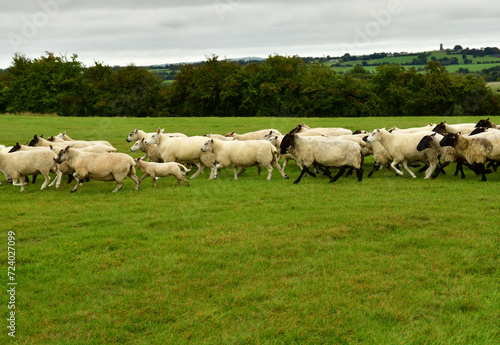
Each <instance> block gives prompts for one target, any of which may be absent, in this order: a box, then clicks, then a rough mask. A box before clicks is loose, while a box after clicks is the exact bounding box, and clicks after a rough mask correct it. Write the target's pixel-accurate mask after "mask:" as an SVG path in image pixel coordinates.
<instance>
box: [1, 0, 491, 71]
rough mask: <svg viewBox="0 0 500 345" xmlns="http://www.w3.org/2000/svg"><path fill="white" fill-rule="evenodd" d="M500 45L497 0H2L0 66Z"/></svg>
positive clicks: (137, 62) (148, 62)
mask: <svg viewBox="0 0 500 345" xmlns="http://www.w3.org/2000/svg"><path fill="white" fill-rule="evenodd" d="M440 43H443V44H444V46H445V48H453V47H454V46H455V45H457V44H460V45H462V46H463V47H470V48H480V47H487V46H496V47H499V46H500V6H499V3H498V0H474V1H451V0H420V1H410V0H309V1H305V0H301V1H296V0H275V1H268V0H266V1H265V0H206V1H202V0H161V1H160V0H141V1H132V0H121V1H117V0H114V1H105V0H86V1H77V0H37V1H32V0H16V1H7V0H2V5H1V11H0V47H1V49H0V68H6V67H8V66H9V65H10V64H11V62H12V57H13V56H14V54H15V53H16V52H17V53H22V54H25V55H26V56H27V57H29V58H37V57H40V56H41V55H43V54H44V53H45V52H46V51H49V52H53V53H55V54H56V55H59V54H62V55H66V56H68V57H70V56H71V55H72V54H74V53H76V54H78V60H79V61H81V62H83V63H84V64H85V65H86V66H91V65H93V64H94V61H98V62H103V63H105V64H107V65H110V66H114V65H122V66H123V65H129V64H131V63H133V64H135V65H138V66H141V65H152V64H163V63H175V62H192V61H202V60H205V58H206V56H208V55H211V54H216V55H218V56H219V57H220V58H224V57H227V58H240V57H247V56H257V57H267V56H269V55H271V54H280V55H299V56H327V55H330V56H341V55H343V54H345V53H350V54H351V55H357V54H364V53H373V52H401V51H407V52H418V51H425V50H434V49H438V48H439V44H440Z"/></svg>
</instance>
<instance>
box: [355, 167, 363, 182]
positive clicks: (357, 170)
mask: <svg viewBox="0 0 500 345" xmlns="http://www.w3.org/2000/svg"><path fill="white" fill-rule="evenodd" d="M356 176H357V177H358V182H361V181H362V180H363V168H359V169H356Z"/></svg>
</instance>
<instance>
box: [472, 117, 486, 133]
mask: <svg viewBox="0 0 500 345" xmlns="http://www.w3.org/2000/svg"><path fill="white" fill-rule="evenodd" d="M481 121H484V120H481ZM481 121H479V122H481ZM483 132H486V128H485V127H476V128H474V130H473V131H472V132H470V133H469V136H471V135H475V134H479V133H483Z"/></svg>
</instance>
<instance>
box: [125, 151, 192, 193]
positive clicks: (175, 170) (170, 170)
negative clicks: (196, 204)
mask: <svg viewBox="0 0 500 345" xmlns="http://www.w3.org/2000/svg"><path fill="white" fill-rule="evenodd" d="M135 162H136V164H137V167H138V168H139V169H141V170H142V171H143V173H144V175H142V177H141V179H140V180H139V184H140V183H141V182H142V180H144V179H145V178H146V177H148V176H151V177H152V178H153V186H154V187H156V178H157V177H167V176H170V175H173V176H175V178H176V179H177V186H180V184H181V181H184V183H185V184H186V186H188V187H189V183H188V181H187V180H186V178H185V177H184V176H183V175H185V173H186V172H188V171H189V169H188V168H186V167H185V166H184V165H182V164H180V163H175V162H167V163H156V162H154V163H151V162H145V161H143V160H142V159H141V157H139V158H136V159H135ZM181 169H183V170H184V173H183V172H182V171H181Z"/></svg>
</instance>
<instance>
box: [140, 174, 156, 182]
mask: <svg viewBox="0 0 500 345" xmlns="http://www.w3.org/2000/svg"><path fill="white" fill-rule="evenodd" d="M146 177H149V174H148V173H144V175H142V176H141V178H140V179H139V184H141V183H142V180H144V179H145V178H146ZM153 183H154V179H153Z"/></svg>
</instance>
